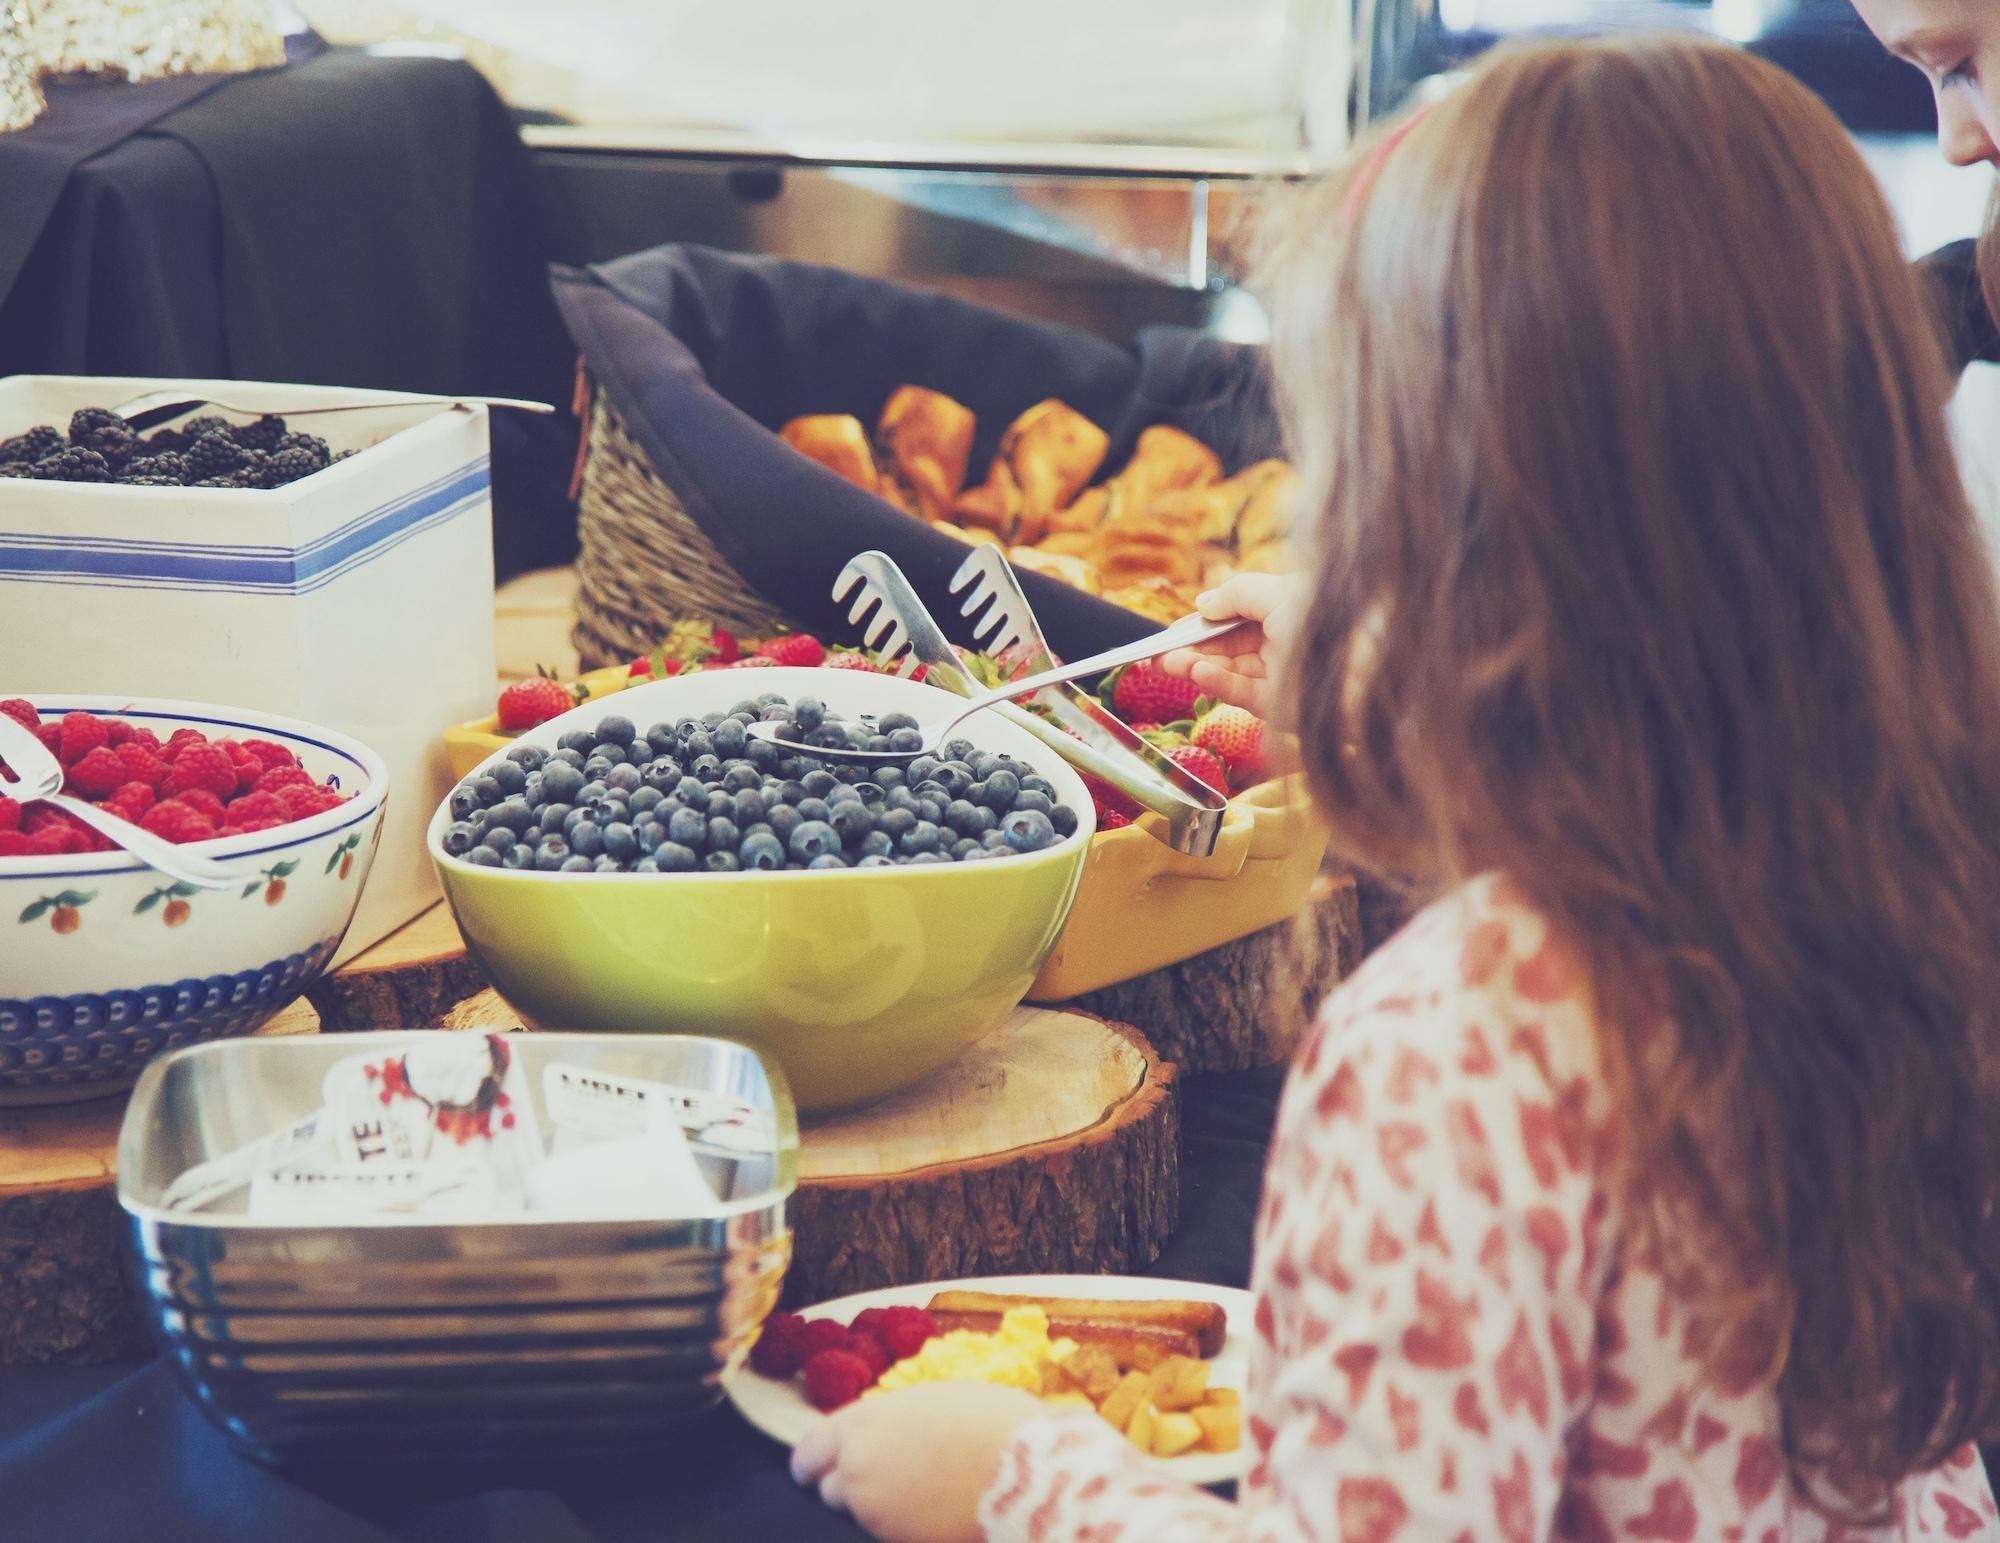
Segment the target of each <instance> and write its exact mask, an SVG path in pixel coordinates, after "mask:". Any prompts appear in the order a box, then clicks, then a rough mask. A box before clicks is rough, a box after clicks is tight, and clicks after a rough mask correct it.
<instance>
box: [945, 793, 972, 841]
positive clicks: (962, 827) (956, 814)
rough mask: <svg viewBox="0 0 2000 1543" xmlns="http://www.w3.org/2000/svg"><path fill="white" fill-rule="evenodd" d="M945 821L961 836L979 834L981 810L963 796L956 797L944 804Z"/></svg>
mask: <svg viewBox="0 0 2000 1543" xmlns="http://www.w3.org/2000/svg"><path fill="white" fill-rule="evenodd" d="M944 823H945V825H946V826H947V827H948V828H949V829H951V830H955V831H957V832H958V834H959V835H961V836H976V835H977V834H979V811H978V809H976V808H974V807H973V805H971V804H970V803H967V802H966V801H965V800H964V799H962V798H954V799H953V800H952V801H951V802H950V803H948V804H946V805H945V806H944Z"/></svg>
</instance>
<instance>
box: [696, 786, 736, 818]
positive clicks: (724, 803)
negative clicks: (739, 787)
mask: <svg viewBox="0 0 2000 1543" xmlns="http://www.w3.org/2000/svg"><path fill="white" fill-rule="evenodd" d="M696 807H697V808H699V809H700V810H701V811H702V812H703V813H704V814H706V815H707V816H708V817H709V818H710V819H711V820H726V819H729V818H731V817H733V816H734V815H735V813H736V795H735V794H733V793H725V792H723V791H722V789H721V788H714V789H711V790H710V792H709V795H708V797H707V798H705V799H703V800H702V801H701V803H700V804H698V805H697V806H696Z"/></svg>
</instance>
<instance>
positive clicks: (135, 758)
mask: <svg viewBox="0 0 2000 1543" xmlns="http://www.w3.org/2000/svg"><path fill="white" fill-rule="evenodd" d="M112 754H113V755H115V756H117V757H118V765H119V766H120V767H121V768H122V769H123V771H124V773H125V780H126V781H127V782H143V783H145V784H146V786H147V787H149V788H151V789H152V790H153V791H154V792H156V793H157V792H158V791H159V790H160V785H161V784H162V783H164V782H165V781H166V780H167V773H168V772H170V771H172V770H173V768H172V767H170V766H169V765H167V763H166V762H165V761H164V760H162V759H161V758H160V756H159V754H158V752H157V750H155V749H154V748H152V747H149V746H148V745H147V744H146V742H145V741H144V740H142V739H141V738H139V737H138V736H137V735H136V734H135V735H134V736H133V737H132V738H130V739H128V740H126V741H125V743H124V744H122V745H120V746H119V747H118V748H117V749H116V750H114V751H113V752H112Z"/></svg>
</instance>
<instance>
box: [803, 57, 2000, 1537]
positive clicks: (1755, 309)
mask: <svg viewBox="0 0 2000 1543" xmlns="http://www.w3.org/2000/svg"><path fill="white" fill-rule="evenodd" d="M1289 230H1290V235H1289V238H1288V239H1287V240H1286V241H1285V242H1284V244H1283V250H1282V251H1281V253H1280V258H1281V262H1280V274H1279V283H1278V285H1277V292H1276V307H1275V317H1276V323H1277V326H1276V331H1277V336H1278V337H1279V339H1280V340H1281V341H1280V346H1279V349H1278V357H1277V362H1278V367H1279V375H1280V381H1281V384H1282V385H1283V387H1284V390H1285V396H1286V399H1287V401H1288V402H1289V404H1290V412H1291V418H1292V434H1293V439H1294V445H1295V454H1296V455H1297V456H1298V457H1299V461H1300V465H1301V473H1302V482H1303V486H1304V488H1305V489H1306V490H1307V495H1308V498H1309V506H1308V508H1309V520H1310V524H1311V539H1312V543H1313V551H1312V552H1311V554H1310V561H1309V564H1308V573H1307V575H1306V579H1305V582H1304V584H1303V586H1302V590H1301V591H1300V592H1299V593H1298V594H1296V595H1294V594H1292V593H1290V592H1288V591H1286V590H1285V589H1284V588H1283V587H1282V586H1281V585H1280V584H1279V583H1278V581H1272V580H1245V581H1238V582H1237V583H1236V584H1235V585H1233V586H1231V587H1229V588H1226V589H1225V590H1224V591H1222V592H1220V593H1218V594H1216V595H1213V596H1210V597H1207V599H1206V601H1205V604H1204V609H1207V610H1210V611H1211V612H1213V613H1216V614H1231V613H1237V614H1245V615H1249V616H1251V617H1253V618H1255V619H1257V620H1259V621H1261V622H1262V623H1263V624H1264V625H1263V626H1262V627H1261V628H1259V629H1254V630H1253V631H1252V632H1251V634H1250V637H1249V641H1248V642H1247V643H1241V644H1236V645H1233V646H1231V647H1230V648H1229V649H1228V650H1227V651H1225V652H1222V653H1219V654H1217V655H1215V656H1212V657H1205V658H1203V659H1200V660H1199V661H1184V663H1187V664H1188V666H1189V667H1190V668H1192V669H1193V670H1194V671H1195V673H1196V676H1197V678H1198V679H1199V680H1200V681H1201V682H1202V683H1203V684H1204V685H1205V686H1207V687H1209V688H1210V689H1212V690H1215V691H1217V692H1219V693H1221V694H1223V695H1227V696H1231V697H1236V698H1250V699H1261V698H1262V697H1264V696H1265V695H1267V694H1268V695H1269V696H1270V697H1271V700H1272V701H1273V702H1274V704H1275V705H1276V706H1277V707H1278V708H1279V709H1280V710H1281V711H1283V712H1284V713H1286V715H1287V716H1288V717H1289V719H1290V721H1291V723H1292V724H1293V726H1295V727H1296V729H1297V731H1298V736H1299V743H1300V748H1301V755H1302V758H1303V761H1304V765H1305V768H1306V771H1307V773H1308V775H1309V778H1310V781H1311V785H1312V788H1313V791H1314V794H1315V797H1316V800H1317V802H1318V803H1319V805H1320V807H1321V808H1322V810H1323V811H1324V812H1325V813H1326V814H1327V816H1328V817H1329V818H1330V820H1331V822H1332V825H1333V828H1334V830H1335V833H1336V837H1335V839H1336V841H1337V843H1338V844H1339V845H1340V846H1341V847H1342V848H1343V849H1344V850H1345V851H1346V853H1347V854H1348V855H1349V856H1350V857H1352V858H1354V859H1355V860H1356V861H1357V862H1359V863H1360V864H1362V865H1364V866H1366V867H1367V868H1369V869H1372V870H1374V871H1376V872H1382V873H1392V874H1397V875H1403V876H1407V877H1408V878H1409V879H1410V880H1411V881H1412V882H1413V883H1415V884H1417V885H1419V886H1421V887H1422V888H1423V890H1424V891H1425V892H1426V893H1427V895H1428V896H1429V897H1431V898H1430V903H1429V904H1428V905H1427V907H1426V908H1425V909H1424V910H1423V911H1422V912H1421V913H1420V914H1419V915H1418V917H1417V918H1416V920H1414V921H1413V922H1412V923H1411V924H1410V925H1409V926H1408V927H1406V928H1405V929H1404V930H1403V931H1402V932H1401V933H1400V934H1398V935H1397V936H1396V937H1395V938H1394V939H1392V940H1391V941H1390V942H1388V943H1387V944H1385V945H1384V946H1383V947H1382V948H1381V949H1380V950H1379V951H1378V952H1377V953H1376V954H1375V955H1374V956H1373V957H1372V958H1371V959H1370V960H1369V961H1368V962H1367V964H1366V965H1364V966H1363V968H1362V969H1361V970H1360V971H1359V972H1358V973H1357V974H1356V975H1355V976H1354V977H1353V978H1352V979H1351V980H1350V981H1348V982H1347V983H1346V984H1345V985H1343V986H1342V987H1341V988H1340V989H1339V990H1338V991H1337V992H1336V993H1335V994H1334V996H1333V997H1332V999H1331V1000H1330V1002H1329V1003H1328V1005H1327V1007H1326V1008H1325V1010H1324V1012H1323V1013H1322V1015H1321V1017H1320V1020H1319V1022H1318V1024H1317V1025H1316V1027H1315V1028H1314V1030H1313V1031H1312V1033H1311V1034H1310V1036H1309V1037H1308V1039H1307V1041H1306V1043H1305V1044H1304V1045H1303V1047H1302V1049H1301V1051H1300V1053H1299V1056H1298V1058H1297V1060H1296V1062H1295V1065H1294V1067H1293V1071H1292V1078H1291V1082H1290V1085H1289V1087H1288V1089H1287V1092H1286V1096H1285V1100H1284V1104H1283V1107H1282V1109H1281V1112H1280V1115H1279V1122H1278V1129H1277V1134H1276V1137H1275V1140H1274V1142H1273V1146H1272V1150H1271V1155H1270V1160H1269V1167H1268V1171H1267V1177H1266V1190H1265V1198H1264V1204H1263V1208H1262V1211H1261V1214H1260V1217H1259V1222H1258V1231H1257V1257H1256V1262H1255V1267H1254V1278H1253V1285H1254V1287H1255V1290H1256V1293H1257V1297H1258V1304H1257V1311H1256V1335H1257V1343H1256V1346H1255V1348H1254V1354H1253V1366H1252V1373H1251V1382H1250V1387H1249V1390H1248V1394H1247V1397H1246V1404H1245V1409H1246V1414H1247V1416H1248V1419H1247V1423H1246V1429H1247V1432H1248V1437H1249V1440H1248V1445H1249V1460H1250V1465H1249V1472H1248V1474H1247V1477H1246V1479H1245V1480H1244V1483H1243V1485H1242V1486H1241V1490H1240V1493H1239V1496H1238V1499H1237V1501H1236V1503H1235V1504H1234V1505H1230V1504H1227V1503H1225V1502H1223V1501H1221V1500H1218V1499H1216V1498H1214V1497H1212V1496H1207V1495H1204V1494H1201V1493H1199V1492H1195V1491H1191V1490H1187V1489H1183V1488H1181V1487H1178V1486H1175V1485H1172V1484H1169V1483H1167V1482H1164V1481H1163V1480H1162V1479H1161V1478H1160V1476H1159V1475H1158V1473H1157V1472H1156V1471H1154V1470H1151V1469H1149V1468H1148V1467H1147V1465H1146V1463H1145V1461H1144V1460H1143V1459H1141V1458H1139V1457H1138V1456H1137V1455H1136V1454H1135V1453H1134V1452H1132V1451H1131V1450H1130V1448H1129V1447H1128V1446H1126V1444H1125V1443H1124V1442H1123V1441H1122V1440H1121V1438H1120V1437H1119V1436H1118V1435H1117V1434H1116V1433H1115V1432H1113V1431H1111V1430H1110V1429H1109V1428H1107V1427H1105V1426H1104V1425H1103V1424H1102V1422H1101V1421H1098V1420H1096V1419H1095V1418H1094V1417H1092V1416H1090V1415H1084V1416H1082V1417H1080V1418H1079V1417H1077V1416H1075V1415H1069V1416H1062V1415H1053V1416H1052V1415H1049V1414H1046V1413H1043V1412H1041V1411H1040V1410H1039V1408H1038V1406H1037V1405H1036V1403H1035V1401H1034V1400H1032V1399H1029V1398H1027V1396H1026V1395H1023V1394H1019V1393H1014V1392H1010V1391H1008V1390H1003V1389H996V1388H986V1387H977V1386H945V1387H935V1388H928V1389H912V1390H908V1391H907V1392H902V1393H894V1394H886V1395H879V1396H871V1397H867V1398H864V1399H863V1400H862V1401H861V1402H860V1403H859V1404H857V1405H855V1406H854V1407H852V1408H851V1409H849V1410H846V1411H843V1412H842V1413H841V1414H839V1415H837V1416H835V1417H834V1418H832V1419H831V1420H829V1421H828V1422H826V1423H825V1424H824V1425H823V1426H822V1427H820V1428H819V1429H818V1430H817V1431H816V1432H814V1433H813V1434H812V1435H811V1436H809V1437H808V1438H807V1440H806V1441H805V1442H804V1443H802V1444H801V1445H800V1447H799V1449H798V1451H797V1453H796V1454H795V1463H794V1466H795V1471H796V1472H797V1473H798V1474H799V1476H800V1477H801V1479H803V1480H805V1481H807V1482H812V1483H817V1484H819V1485H820V1486H821V1489H822V1491H823V1493H825V1494H826V1495H827V1496H828V1498H829V1499H831V1500H833V1501H835V1502H836V1503H839V1504H843V1505H845V1506H847V1507H848V1508H849V1509H850V1510H851V1511H852V1512H853V1513H854V1514H855V1516H856V1517H857V1518H858V1519H860V1520H861V1521H862V1522H863V1523H864V1524H865V1525H867V1526H868V1527H869V1528H871V1530H873V1531H875V1532H876V1533H877V1534H878V1535H880V1536H882V1537H884V1538H888V1539H892V1540H897V1543H902V1540H952V1543H956V1540H959V1539H963V1538H971V1537H975V1536H979V1535H981V1533H982V1532H983V1534H984V1536H986V1537H988V1538H994V1539H1010V1540H1011V1539H1019V1538H1031V1539H1050V1540H1053V1539H1083V1538H1093V1539H1098V1540H1110V1539H1113V1538H1119V1539H1127V1540H1134V1543H1136V1540H1141V1539H1144V1540H1159V1539H1181V1538H1216V1539H1222V1538H1239V1537H1242V1538H1250V1537H1254V1538H1287V1539H1308V1538H1310V1539H1342V1540H1370V1543H1388V1540H1394V1539H1432V1538H1435V1539H1447V1540H1456V1539H1468V1540H1478V1543H1484V1540H1488V1539H1499V1540H1505V1543H1527V1540H1541V1539H1548V1538H1564V1539H1577V1540H1611V1539H1619V1540H1625V1539H1639V1540H1662V1539H1672V1540H1680V1543H1693V1540H1695V1539H1702V1540H1723V1539H1742V1540H1750V1543H1772V1540H1794V1539H1811V1540H1831V1539H1835V1538H1841V1539H1850V1540H1851V1539H1857V1538H1870V1539H1876V1538H1897V1539H1913V1538H1917V1537H1933V1538H1969V1537H1978V1538H1984V1539H1988V1540H1992V1539H1996V1538H2000V1521H1996V1519H1995V1508H1994V1501H1993V1496H1992V1493H1991V1491H1990V1489H1989V1486H1988V1482H1987V1479H1986V1476H1985V1473H1984V1471H1983V1469H1982V1468H1981V1466H1980V1463H1979V1459H1978V1455H1977V1453H1976V1451H1975V1450H1974V1447H1973V1443H1974V1442H1975V1441H1976V1440H1977V1439H1979V1438H1981V1437H1982V1436H1985V1435H1987V1434H1989V1433H1990V1432H1992V1431H1993V1430H1994V1428H1995V1426H1996V1417H2000V1227H1996V1221H2000V1217H1996V1214H1995V1202H1996V1198H2000V611H1996V602H1995V595H1994V591H1993V584H1992V579H1991V576H1990V569H1989V566H1988V562H1987V559H1986V556H1985V554H1984V552H1983V550H1982V547H1981V543H1980V539H1979V536H1978V534H1977V531H1976V528H1975V525H1974V520H1973V516H1972V513H1971V510H1970V508H1969V507H1968V504H1967V501H1966V497H1965V493H1964V491H1963V489H1962V487H1961V485H1960V483H1959V480H1958V476H1957V472H1956V469H1955V465H1954V462H1953V459H1952V452H1951V447H1950V444H1949V442H1948V437H1947V432H1946V426H1945V406H1946V400H1947V398H1948V396H1949V393H1950V390H1951V378H1950V375H1949V373H1948V371H1947V369H1946V366H1945V361H1944V358H1943V353H1942V349H1941V347H1940V343H1939V339H1938V337H1937V335H1936V329H1935V326H1934V324H1933V322H1932V319H1931V318H1930V316H1929V315H1928V314H1927V312H1926V309H1925V297H1924V295H1923V294H1922V293H1921V289H1920V281H1919V280H1918V279H1917V277H1916V276H1915V275H1914V274H1913V273H1912V271H1911V270H1910V269H1908V268H1907V267H1905V266H1904V264H1903V263H1902V261H1901V260H1900V257H1899V254H1898V251H1897V245H1896V238H1895V232H1894V230H1893V227H1892V224H1891V221H1890V217H1889V214H1888V211H1887V209H1886V208H1885V206H1884V204H1883V202H1882V199H1881V197H1880V195H1879V193H1878V191H1877V190H1876V188H1875V186H1874V183H1873V181H1872V179H1871V178H1870V176H1869V174H1868V172H1867V171H1866V169H1865V168H1864V166H1863V164H1862V162H1861V161H1860V159H1859V157H1858V156H1857V155H1856V153H1855V152H1854V150H1853V149H1852V147H1851V146H1850V145H1849V143H1848V142H1847V139H1846V137H1845V136H1844V134H1843V133H1842V132H1841V130H1840V128H1839V126H1838V125H1837V124H1836V123H1835V121H1834V120H1833V118H1832V117H1831V116H1830V115H1829V114H1828V113H1827V112H1826V110H1825V109H1824V108H1823V107H1821V106H1820V105H1819V104H1818V102H1816V101H1815V100H1814V99H1813V98H1812V97H1811V96H1809V95H1808V94H1807V93H1806V92H1805V91H1804V90H1803V89H1802V88H1800V87H1799V86H1798V85H1796V84H1795V83H1793V82H1792V81H1791V80H1790V79H1789V78H1788V77H1786V76H1784V75H1782V74H1781V73H1780V72H1778V71H1777V70H1775V69H1773V68H1771V67H1769V66H1767V65H1765V64H1762V63H1759V62H1758V61H1756V60H1755V59H1753V58H1750V57H1749V56H1747V55H1744V54H1741V53H1737V52H1733V51H1729V50H1725V49H1723V48H1721V47H1718V46H1715V45H1708V44H1701V43H1695V42H1690V41H1666V40H1659V41H1641V42H1604V43H1576V44H1566V45H1560V46H1551V47H1541V48H1531V49H1523V50H1511V51H1505V52H1502V53H1501V54H1499V55H1496V56H1495V57H1493V58H1492V59H1491V60H1490V61H1489V62H1488V63H1486V64H1485V65H1483V66H1482V67H1481V68H1480V69H1479V70H1478V71H1477V72H1476V73H1475V75H1474V77H1473V78H1472V79H1471V80H1470V81H1469V82H1468V83H1467V84H1466V85H1465V86H1464V87H1462V88H1461V89H1460V90H1458V91H1457V92H1455V93H1453V94H1452V95H1451V96H1449V97H1447V98H1446V99H1445V100H1444V101H1442V102H1441V103H1439V104H1438V105H1436V106H1435V107H1433V108H1431V109H1430V110H1429V111H1428V112H1427V113H1426V114H1424V115H1423V116H1422V117H1421V118H1420V119H1419V120H1417V121H1415V122H1413V123H1410V124H1407V125H1405V126H1404V128H1403V129H1402V130H1401V131H1400V132H1399V136H1398V137H1397V138H1396V139H1394V140H1392V141H1384V142H1382V143H1380V144H1378V145H1377V146H1376V147H1374V149H1373V150H1372V151H1371V152H1369V153H1367V154H1364V155H1363V156H1362V157H1361V158H1360V159H1359V160H1358V161H1357V162H1356V164H1355V166H1354V168H1353V169H1352V170H1350V171H1349V172H1348V173H1347V174H1346V175H1344V176H1342V177H1338V178H1335V179H1334V180H1333V181H1332V182H1331V183H1330V184H1329V185H1327V186H1325V187H1323V188H1321V189H1319V190H1317V191H1316V192H1315V193H1314V194H1313V195H1312V197H1311V199H1310V201H1309V202H1308V203H1307V204H1306V205H1305V206H1304V207H1303V208H1301V209H1299V210H1298V211H1297V212H1296V213H1295V214H1294V215H1293V216H1292V218H1291V220H1290V222H1289ZM1274 679H1275V682H1276V684H1275V689H1274V688H1273V680H1274Z"/></svg>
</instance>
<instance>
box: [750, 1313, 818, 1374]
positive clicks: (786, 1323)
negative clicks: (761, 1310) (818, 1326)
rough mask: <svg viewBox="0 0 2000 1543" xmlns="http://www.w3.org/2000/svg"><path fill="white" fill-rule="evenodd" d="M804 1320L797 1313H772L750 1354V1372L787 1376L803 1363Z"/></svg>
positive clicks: (765, 1321)
mask: <svg viewBox="0 0 2000 1543" xmlns="http://www.w3.org/2000/svg"><path fill="white" fill-rule="evenodd" d="M805 1327H806V1321H805V1319H803V1318H801V1317H800V1316H799V1315H798V1314H797V1313H773V1314H771V1316H770V1317H769V1318H766V1319H765V1320H764V1328H763V1330H762V1332H761V1333H759V1334H758V1336H757V1343H756V1344H755V1345H754V1346H753V1347H752V1348H751V1351H750V1369H751V1370H752V1371H757V1372H762V1373H763V1374H764V1375H765V1376H766V1377H780V1378H784V1377H790V1376H792V1375H793V1374H794V1373H796V1372H797V1371H798V1369H799V1367H800V1366H802V1365H803V1364H804V1363H805Z"/></svg>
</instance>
